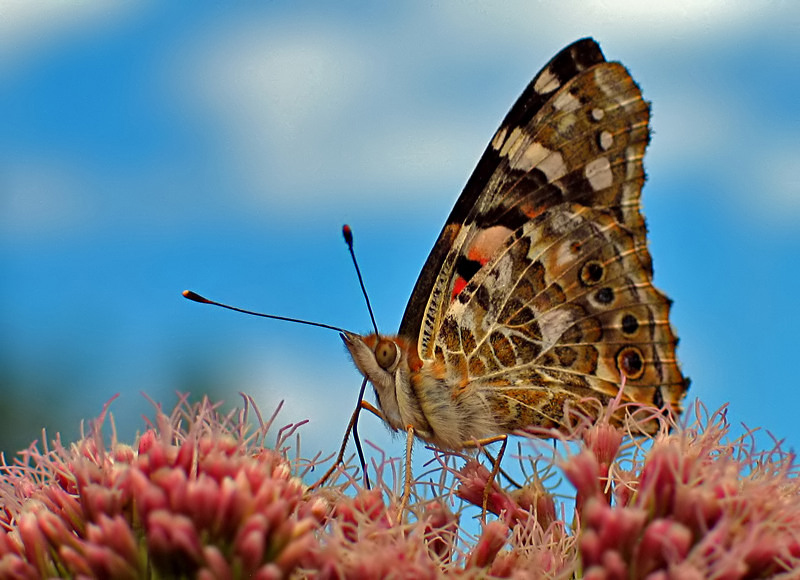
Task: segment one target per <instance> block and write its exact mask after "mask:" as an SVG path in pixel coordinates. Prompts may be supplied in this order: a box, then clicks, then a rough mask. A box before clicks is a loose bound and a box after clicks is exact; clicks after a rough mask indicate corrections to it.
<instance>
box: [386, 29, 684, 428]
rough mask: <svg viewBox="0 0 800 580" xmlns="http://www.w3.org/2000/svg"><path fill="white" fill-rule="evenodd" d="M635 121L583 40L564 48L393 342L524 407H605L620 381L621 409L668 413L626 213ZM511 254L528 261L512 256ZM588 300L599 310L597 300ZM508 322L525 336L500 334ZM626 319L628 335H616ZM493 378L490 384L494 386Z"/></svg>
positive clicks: (480, 178)
mask: <svg viewBox="0 0 800 580" xmlns="http://www.w3.org/2000/svg"><path fill="white" fill-rule="evenodd" d="M648 121H649V107H648V104H647V103H646V102H645V101H644V100H643V99H642V96H641V92H640V91H639V88H638V87H637V86H636V84H635V82H634V81H633V79H632V78H631V77H630V75H629V74H628V72H627V70H626V69H625V68H624V67H623V66H622V65H620V64H619V63H613V62H612V63H609V62H606V61H605V59H604V57H603V54H602V52H601V51H600V48H599V46H598V45H597V43H595V42H594V41H593V40H591V39H583V40H579V41H577V42H576V43H574V44H572V45H571V46H569V47H567V48H565V49H564V50H562V51H561V52H560V53H559V54H558V55H557V56H556V57H554V58H553V59H552V60H551V61H550V63H548V64H547V65H546V66H545V67H544V68H543V69H542V71H541V72H539V74H537V75H536V77H535V78H534V79H533V81H532V82H531V83H530V84H529V85H528V87H527V88H526V89H525V91H524V92H523V94H522V96H521V97H520V98H519V99H518V100H517V102H516V103H515V104H514V106H513V107H512V109H511V111H510V112H509V113H508V115H507V116H506V118H505V119H504V120H503V122H502V124H501V126H500V128H499V129H498V131H497V132H496V133H495V135H494V137H493V139H492V141H491V142H490V144H489V145H488V147H487V148H486V151H485V152H484V154H483V157H482V158H481V160H480V162H479V163H478V166H477V168H476V169H475V171H474V173H473V175H472V176H471V178H470V179H469V181H468V182H467V185H466V186H465V188H464V191H463V192H462V194H461V196H460V197H459V199H458V201H457V202H456V205H455V207H454V208H453V211H452V212H451V214H450V217H449V218H448V220H447V222H446V224H445V226H444V228H443V229H442V232H441V234H440V235H439V238H438V240H437V242H436V244H435V245H434V248H433V251H432V252H431V254H430V256H429V257H428V260H427V262H426V264H425V267H424V268H423V271H422V273H421V275H420V277H419V279H418V280H417V284H416V286H415V288H414V291H413V293H412V296H411V299H410V300H409V303H408V306H407V308H406V312H405V315H404V317H403V320H402V323H401V326H400V331H399V334H400V336H403V337H404V338H406V339H408V340H411V341H412V343H415V344H416V345H417V349H418V354H419V356H420V358H421V359H422V360H432V359H434V358H438V359H442V360H443V361H444V362H447V363H448V365H449V367H450V368H459V367H460V369H461V370H460V371H459V372H462V373H463V372H466V373H467V376H466V377H464V378H466V379H467V380H468V381H470V382H475V384H476V385H477V384H480V382H481V381H484V380H485V381H488V382H489V383H491V384H495V383H496V382H497V381H500V382H501V383H504V382H506V381H508V384H505V388H506V389H514V388H517V389H519V388H524V389H525V393H528V395H529V394H530V392H531V391H530V386H531V385H534V386H537V385H538V387H542V389H540V390H541V391H542V392H547V393H549V396H550V398H551V399H552V398H553V397H556V396H557V393H559V392H560V391H559V389H561V390H562V391H563V390H564V389H566V390H567V392H568V393H571V394H572V395H575V394H577V393H579V392H583V391H582V390H581V389H584V390H585V392H586V394H588V393H590V392H594V393H606V394H613V393H614V392H616V389H615V388H614V387H613V386H612V385H613V384H615V383H618V382H619V377H620V373H622V374H625V375H626V377H627V380H628V382H629V384H631V385H632V386H631V389H626V395H627V394H629V392H630V393H631V394H630V396H629V398H633V399H634V400H646V401H648V402H651V403H652V402H654V403H655V404H657V405H658V406H661V404H660V403H662V402H663V401H669V402H670V403H672V404H673V407H674V408H677V407H678V402H679V400H680V398H681V396H682V395H683V393H684V392H685V389H686V386H687V384H688V383H687V381H686V380H685V379H684V378H683V376H682V375H681V373H680V370H679V369H678V366H677V363H676V362H675V352H674V351H675V343H676V339H675V337H674V335H673V334H672V331H671V329H670V327H669V322H668V317H669V301H668V299H667V298H666V297H665V296H663V295H662V294H661V293H660V292H658V290H656V289H655V288H654V287H653V286H652V283H651V278H652V264H651V259H650V255H649V252H648V251H647V240H646V227H645V223H644V218H643V217H642V214H641V211H640V195H641V188H642V185H643V184H644V179H645V176H644V170H643V167H642V158H643V156H644V151H645V148H646V146H647V143H648V140H649V129H648ZM557 224H561V225H560V226H559V227H561V228H562V229H559V228H558V227H555V226H556V225H557ZM569 224H571V225H569ZM564 228H566V229H564ZM587 228H588V229H587ZM598 228H599V231H595V230H598ZM553 230H557V232H556V231H553ZM562 230H563V231H562ZM591 231H594V232H595V233H591V234H590V233H589V232H591ZM523 247H528V249H530V248H536V253H535V254H531V255H528V254H525V253H524V252H523V253H522V254H520V252H521V248H523ZM570 248H573V249H572V250H570ZM565 252H567V253H565ZM523 254H524V255H523ZM512 256H514V257H515V259H516V260H518V261H517V262H514V263H513V264H512V262H513V260H511V257H512ZM512 266H513V267H512ZM525 268H527V269H525ZM540 269H541V272H540ZM590 270H591V272H590ZM582 272H583V274H581V273H582ZM598 272H600V273H601V274H602V276H600V274H599V273H598ZM540 274H541V277H540V279H537V280H532V279H530V278H531V277H534V278H536V277H537V276H539V275H540ZM581 275H583V276H584V277H585V278H584V280H583V282H581ZM593 276H594V277H598V276H599V278H598V281H595V280H594V277H593ZM600 280H601V281H602V284H601V286H598V287H595V285H596V284H600ZM587 281H588V282H591V284H587V283H586V282H587ZM501 282H502V283H501ZM534 282H537V284H538V285H537V284H534ZM633 288H635V289H638V290H637V291H635V292H634V291H633V290H632V289H633ZM601 289H602V293H600V294H599V296H600V297H601V298H603V297H605V295H606V294H608V293H609V292H610V293H612V294H613V300H609V301H606V302H603V301H602V300H600V301H598V300H597V295H598V292H600V290H601ZM512 306H513V308H512ZM515 308H516V310H515ZM523 313H524V314H523ZM626 315H628V318H625V316H626ZM521 316H523V317H532V320H531V321H529V323H531V324H533V325H534V326H536V327H537V328H536V329H533V328H529V329H528V330H527V331H524V332H522V333H521V334H514V333H513V332H512V331H511V330H510V329H511V328H512V327H513V324H512V322H513V321H514V320H516V319H517V318H519V317H521ZM515 317H516V318H515ZM631 317H632V318H631ZM623 320H624V322H623ZM632 320H634V321H635V323H636V332H628V333H625V332H623V328H625V329H631V328H632V327H633V324H634V322H632ZM478 321H480V323H478ZM518 322H519V320H518ZM626 323H627V324H626ZM592 328H593V329H594V330H592V331H590V329H592ZM501 337H502V340H501ZM493 341H494V342H493ZM612 345H613V346H612ZM625 348H633V349H634V350H624V349H625ZM481 349H483V350H481ZM487 349H488V350H487ZM567 350H570V352H571V354H569V355H565V354H564V353H566V352H567ZM558 353H561V355H562V356H561V358H559V354H558ZM573 356H574V359H575V361H578V362H573V364H575V365H577V366H575V368H570V366H571V365H566V364H565V361H569V360H572V359H573ZM512 359H513V362H512ZM562 359H563V360H562ZM581 361H582V362H581ZM620 365H621V366H620ZM546 369H549V370H546ZM500 370H502V373H503V375H504V376H503V378H500V377H499V376H498V375H496V374H493V373H497V372H499V371H500ZM545 371H546V372H545ZM640 371H642V372H640ZM543 372H544V374H542V373H543ZM634 383H637V384H634ZM634 387H636V388H642V389H644V391H642V392H638V391H634V390H633V389H634ZM525 393H522V394H520V392H515V393H513V395H514V396H517V397H518V398H517V399H516V400H519V397H522V398H523V399H524V398H525V396H528V395H526V394H525ZM551 402H552V403H553V404H554V405H556V406H557V405H558V401H554V402H553V401H551ZM543 404H544V403H542V402H541V401H538V402H537V403H536V405H538V406H539V407H541V406H542V405H543ZM519 412H520V413H523V411H519ZM536 412H537V413H539V414H543V415H546V414H547V413H543V412H542V411H541V410H539V411H536Z"/></svg>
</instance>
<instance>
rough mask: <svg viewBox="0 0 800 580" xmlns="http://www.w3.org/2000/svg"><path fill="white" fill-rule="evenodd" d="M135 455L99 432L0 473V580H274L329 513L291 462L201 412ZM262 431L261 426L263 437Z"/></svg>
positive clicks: (160, 431)
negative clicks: (57, 579)
mask: <svg viewBox="0 0 800 580" xmlns="http://www.w3.org/2000/svg"><path fill="white" fill-rule="evenodd" d="M157 423H158V427H152V428H150V429H148V430H147V431H145V432H144V434H143V435H142V436H141V437H140V438H139V441H138V444H137V445H136V446H135V447H130V446H127V445H124V444H120V443H117V442H112V444H111V445H110V447H109V448H106V447H105V446H104V445H103V442H102V441H103V440H102V437H101V432H100V430H99V429H96V430H95V431H94V433H93V434H92V435H91V436H89V437H85V438H84V439H82V440H81V441H79V442H78V443H76V444H74V445H72V446H71V447H70V448H69V449H67V448H64V447H63V446H61V445H60V444H58V442H56V444H55V447H54V449H52V450H49V451H45V452H40V451H39V450H38V449H37V448H36V447H35V446H32V447H31V448H29V449H28V450H27V451H26V452H24V453H23V454H22V458H21V459H20V460H18V461H17V463H16V464H15V465H11V466H8V465H7V466H4V468H3V472H4V473H3V478H2V485H3V489H2V508H3V509H2V513H0V526H1V527H0V577H3V578H8V577H15V578H41V577H53V576H70V577H76V576H81V577H89V578H146V577H198V578H234V577H256V578H280V577H284V576H286V575H287V574H289V573H291V572H292V571H293V570H295V569H297V568H298V567H299V566H300V565H301V564H302V561H303V558H305V557H306V556H307V554H308V553H309V550H310V549H311V548H312V545H313V544H315V543H316V541H317V540H316V536H315V534H314V533H313V532H314V529H315V528H316V527H317V526H318V525H319V523H320V521H321V520H322V519H323V517H324V516H325V513H326V510H327V508H326V506H325V504H324V503H323V502H322V501H321V500H319V499H305V498H304V486H303V484H302V482H301V481H300V480H299V479H297V478H295V477H293V476H292V474H291V470H290V467H289V464H288V462H287V461H286V460H285V459H284V458H283V457H282V456H281V455H280V454H279V453H278V452H276V451H273V450H269V449H264V448H262V447H261V446H260V445H259V444H258V440H259V437H257V436H250V437H247V436H246V435H245V431H244V429H243V427H244V423H243V421H242V420H240V419H235V418H233V417H232V416H228V417H223V416H221V415H219V414H218V413H217V412H216V411H215V408H214V407H213V406H212V405H210V404H209V403H208V402H207V401H206V402H203V403H201V404H199V405H196V406H190V405H188V404H187V403H186V402H185V401H184V402H183V404H181V405H179V406H178V408H176V410H175V412H173V414H172V415H171V416H166V415H164V414H162V413H159V414H158V417H157ZM265 428H266V426H265Z"/></svg>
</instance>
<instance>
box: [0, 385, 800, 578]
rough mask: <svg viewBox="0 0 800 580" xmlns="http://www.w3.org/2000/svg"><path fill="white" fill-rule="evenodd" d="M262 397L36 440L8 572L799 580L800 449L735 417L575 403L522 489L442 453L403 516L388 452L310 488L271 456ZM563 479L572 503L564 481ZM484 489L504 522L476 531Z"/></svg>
mask: <svg viewBox="0 0 800 580" xmlns="http://www.w3.org/2000/svg"><path fill="white" fill-rule="evenodd" d="M249 403H250V401H249V400H247V399H246V404H245V407H244V410H243V411H241V412H239V413H238V414H237V413H231V414H229V415H222V414H220V413H219V411H218V410H217V407H216V406H214V405H211V404H210V403H209V402H208V401H203V402H201V403H199V404H196V405H190V404H188V403H187V402H186V400H185V399H184V400H183V401H182V402H181V403H180V404H179V405H178V406H177V407H176V408H175V410H174V411H172V413H170V414H169V415H167V414H165V413H163V412H161V411H160V410H158V411H157V413H156V417H155V420H154V424H152V425H150V426H149V428H148V429H147V430H145V431H144V433H143V434H142V436H141V437H140V438H139V440H138V441H137V442H136V443H135V444H134V445H132V446H131V445H124V444H121V443H119V442H117V441H116V440H115V439H114V438H113V437H112V441H111V443H110V445H106V444H105V443H104V438H103V436H102V433H101V431H100V427H101V425H102V423H103V419H104V415H103V416H101V418H100V420H99V421H98V422H97V423H96V426H95V428H94V429H93V431H92V433H91V434H90V435H89V436H88V437H85V438H83V439H82V440H80V441H78V442H76V443H75V444H73V445H70V446H68V447H65V446H63V445H62V444H61V442H60V441H59V440H58V439H56V440H55V441H54V442H53V443H52V444H51V445H50V446H49V447H48V448H45V449H44V450H43V451H40V450H39V449H38V448H37V447H36V446H35V445H32V446H31V447H29V448H28V449H27V450H25V451H24V452H22V453H21V454H20V455H19V457H18V458H17V459H16V461H15V462H14V463H13V464H12V465H3V466H0V577H3V578H5V577H13V578H23V579H24V578H40V577H55V576H71V577H78V576H81V577H87V578H88V577H103V578H131V579H133V578H143V577H148V575H153V576H162V577H173V576H182V577H197V578H202V579H206V578H207V579H211V578H238V577H252V578H265V579H266V578H284V577H287V576H289V577H298V578H299V577H303V578H383V577H387V576H392V577H402V578H431V579H433V578H441V577H443V576H458V577H463V578H484V577H497V578H537V579H538V578H543V579H544V578H546V579H567V578H574V577H579V576H580V577H583V578H594V579H616V578H620V579H623V578H624V579H627V578H646V579H648V580H670V579H681V580H682V579H688V580H692V579H695V578H697V579H701V578H719V579H729V578H730V579H738V578H742V579H744V578H770V577H776V576H778V577H785V578H790V577H797V574H796V572H795V569H796V568H798V567H800V478H798V470H797V466H796V464H795V458H794V455H792V454H790V453H787V452H785V451H783V450H782V449H781V447H780V445H779V444H778V443H774V445H773V446H772V447H771V448H768V449H767V450H759V448H758V446H757V445H756V443H755V435H754V434H753V433H748V434H746V435H745V436H744V437H741V438H739V439H731V436H730V433H729V427H728V425H727V422H726V418H725V412H724V410H722V411H720V412H718V413H716V414H714V415H712V416H711V417H707V416H706V414H705V412H704V409H703V408H702V407H701V406H700V405H699V404H698V405H696V406H695V408H694V419H693V421H692V422H691V424H688V425H687V426H680V425H676V424H674V423H672V422H671V419H670V418H669V417H664V416H662V415H660V414H656V415H654V414H653V413H652V412H651V411H649V410H647V409H637V408H636V406H634V405H631V404H626V405H622V404H620V402H619V401H616V400H614V401H611V402H610V403H609V404H608V405H607V406H606V407H598V406H596V405H593V404H592V405H590V404H587V405H585V406H581V407H580V408H572V409H569V417H570V420H569V423H568V425H567V426H565V427H564V429H562V430H561V431H559V432H555V431H552V430H550V431H546V432H541V433H537V434H536V435H538V436H548V437H556V438H558V439H561V440H563V441H564V444H563V445H559V448H562V449H563V451H561V452H560V453H559V454H555V453H554V450H553V448H552V447H550V446H549V444H544V445H543V444H542V443H541V441H542V440H541V439H531V442H532V445H534V446H535V444H536V442H537V441H538V442H539V443H538V445H539V448H540V450H541V451H534V452H533V455H532V456H531V457H524V456H523V457H521V458H520V461H523V460H526V461H527V460H528V459H530V460H531V463H532V464H533V465H534V466H536V467H535V469H534V473H532V474H531V475H530V476H528V477H527V481H526V482H524V484H523V485H522V486H521V487H520V488H515V486H514V485H506V484H504V483H503V482H504V481H506V480H505V479H504V478H503V477H501V476H498V477H497V478H492V479H491V481H490V471H489V469H487V467H486V466H485V465H484V464H482V463H481V462H478V461H476V460H475V459H472V458H469V459H468V460H467V461H466V462H465V463H464V464H463V466H461V467H460V468H456V467H454V466H452V465H451V460H455V461H461V459H460V457H459V456H455V455H452V456H448V455H443V454H440V455H439V456H438V457H439V458H440V466H439V467H438V468H436V467H435V468H434V469H432V470H429V471H428V472H427V473H426V476H425V477H426V480H425V481H420V482H417V483H416V485H415V487H414V493H413V495H412V498H414V499H415V501H412V503H411V505H410V507H409V511H408V513H406V514H405V517H403V518H402V521H403V522H404V523H402V524H398V523H397V521H398V517H397V516H398V512H397V510H398V506H399V498H398V496H397V493H396V492H395V491H394V489H395V487H394V486H390V485H389V482H388V481H386V480H387V479H389V478H388V474H390V473H391V472H392V470H391V469H390V467H391V466H392V463H391V460H384V461H383V462H378V477H377V487H376V488H375V489H372V490H365V489H362V488H361V487H360V484H359V482H360V479H356V478H349V473H350V471H349V468H348V470H345V471H344V472H342V473H343V474H344V478H342V477H341V476H340V479H343V480H344V482H343V483H339V484H337V485H333V486H329V487H327V488H324V489H319V490H317V489H314V490H310V489H308V488H307V487H306V486H305V485H304V484H303V482H302V481H301V480H300V479H299V478H298V477H297V476H296V475H295V473H297V472H298V471H304V472H307V471H308V470H309V469H310V468H311V467H313V466H314V464H315V462H316V458H315V459H314V460H311V461H307V460H296V461H295V462H290V461H289V460H288V459H287V458H286V456H285V455H284V454H283V452H282V451H278V450H280V449H281V448H282V446H283V444H284V442H285V440H286V437H288V436H289V435H291V434H292V433H293V431H294V429H295V428H296V427H297V426H289V428H288V429H287V430H282V431H281V432H280V434H279V436H278V442H277V445H276V449H277V450H273V449H268V448H264V447H263V445H262V442H263V439H264V437H265V435H266V433H267V430H268V429H269V427H270V425H271V424H272V422H273V421H274V416H273V418H272V419H270V420H269V421H266V422H265V421H262V420H261V419H260V417H259V420H258V424H259V427H258V428H256V429H251V428H249V427H248V422H247V417H246V414H247V410H248V409H249V408H250V405H249ZM253 408H254V407H253ZM586 409H595V410H594V411H592V412H593V413H594V414H593V415H592V416H587V415H581V412H584V411H585V410H586ZM256 412H257V410H256ZM592 417H594V419H593V418H592ZM687 422H688V421H687ZM670 429H671V431H670ZM643 433H655V435H643ZM632 434H635V436H633V437H632ZM442 457H444V459H442ZM506 459H507V461H508V458H506ZM540 466H541V467H540ZM557 468H558V469H560V470H561V473H562V474H563V476H564V477H565V478H566V480H567V481H569V482H570V483H571V484H572V486H573V488H574V493H573V495H572V497H571V498H568V501H564V500H563V499H562V497H561V496H562V495H563V493H564V492H563V490H562V489H561V488H559V489H553V488H551V487H548V484H547V482H548V481H550V479H549V477H548V475H547V474H548V473H550V472H552V471H553V470H555V469H557ZM437 470H438V479H439V482H438V484H432V483H431V475H432V474H436V472H437ZM384 474H387V477H386V478H384ZM487 490H488V496H487V497H488V505H487V511H488V515H489V517H488V521H486V522H485V523H483V524H482V526H481V528H480V529H479V530H477V531H476V532H474V535H472V533H471V532H470V531H469V530H470V529H473V530H474V529H475V528H474V525H472V523H471V522H473V521H474V520H475V519H476V518H473V517H472V515H469V512H473V515H474V516H479V515H487V514H481V511H482V509H481V508H482V506H483V501H484V497H485V494H486V491H487ZM557 492H558V493H557ZM793 574H794V576H792V575H793Z"/></svg>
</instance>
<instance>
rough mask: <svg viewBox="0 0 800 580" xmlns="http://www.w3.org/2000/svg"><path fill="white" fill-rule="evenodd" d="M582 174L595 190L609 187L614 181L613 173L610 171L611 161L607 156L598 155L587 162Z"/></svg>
mask: <svg viewBox="0 0 800 580" xmlns="http://www.w3.org/2000/svg"><path fill="white" fill-rule="evenodd" d="M583 174H584V177H586V179H588V180H589V185H591V186H592V189H594V190H595V191H600V190H601V189H605V188H607V187H611V184H612V183H614V174H613V173H612V172H611V163H609V161H608V158H607V157H598V158H597V159H595V160H594V161H590V162H589V163H587V164H586V168H585V169H584V172H583Z"/></svg>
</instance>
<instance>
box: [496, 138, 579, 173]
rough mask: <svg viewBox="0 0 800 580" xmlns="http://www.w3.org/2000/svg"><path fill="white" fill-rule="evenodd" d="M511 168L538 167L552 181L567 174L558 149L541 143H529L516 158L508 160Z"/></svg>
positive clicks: (524, 169) (525, 168) (523, 169)
mask: <svg viewBox="0 0 800 580" xmlns="http://www.w3.org/2000/svg"><path fill="white" fill-rule="evenodd" d="M509 164H510V166H511V168H512V169H518V170H519V171H530V170H531V169H534V168H536V169H538V170H540V171H541V172H542V173H544V174H545V176H546V177H547V180H548V181H554V180H556V179H559V178H561V177H564V175H566V174H567V165H566V163H564V157H563V156H562V155H561V153H560V152H558V151H551V150H550V149H548V148H547V147H544V146H542V144H541V143H531V144H530V145H529V146H528V148H527V149H525V151H523V152H522V155H520V156H519V157H518V158H516V159H511V160H510V163H509Z"/></svg>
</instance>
